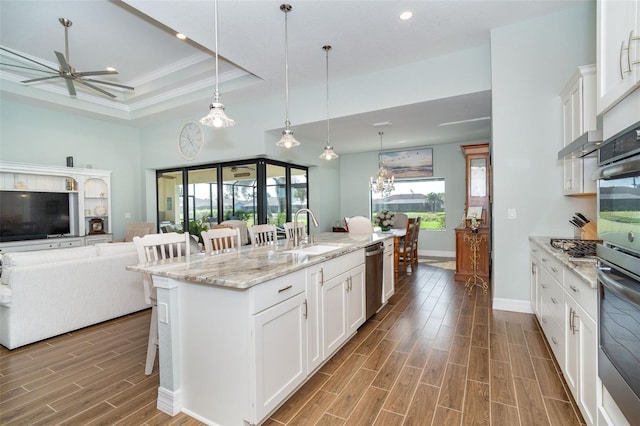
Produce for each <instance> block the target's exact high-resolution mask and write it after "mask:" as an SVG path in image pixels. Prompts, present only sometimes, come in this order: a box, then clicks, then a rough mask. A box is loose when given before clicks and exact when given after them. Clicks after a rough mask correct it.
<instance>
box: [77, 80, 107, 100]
mask: <svg viewBox="0 0 640 426" xmlns="http://www.w3.org/2000/svg"><path fill="white" fill-rule="evenodd" d="M76 81H77V82H78V83H80V84H84V85H85V86H87V87H90V88H92V89H93V90H97V91H98V92H100V93H103V94H105V95H107V96H109V97H111V98H115V97H116V95H114V94H113V93H109V92H107V91H106V90H103V89H101V88H99V87H98V86H96V85H93V84H91V83H87V81H86V80H82V79H77V80H76Z"/></svg>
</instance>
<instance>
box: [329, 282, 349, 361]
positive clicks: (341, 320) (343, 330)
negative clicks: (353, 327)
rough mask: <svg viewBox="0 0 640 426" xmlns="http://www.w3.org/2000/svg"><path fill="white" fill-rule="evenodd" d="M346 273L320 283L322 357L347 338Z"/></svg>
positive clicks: (334, 349) (347, 284) (330, 352)
mask: <svg viewBox="0 0 640 426" xmlns="http://www.w3.org/2000/svg"><path fill="white" fill-rule="evenodd" d="M348 277H349V275H348V274H347V273H343V274H340V275H337V276H335V277H333V278H331V279H329V280H327V281H325V282H324V283H323V285H322V331H323V357H324V358H325V359H326V358H328V357H329V356H330V355H331V354H332V353H333V352H335V351H336V349H338V348H339V347H340V346H341V345H342V343H343V342H344V341H345V340H346V339H347V337H348V334H347V296H348V294H347V292H348V286H349V283H348Z"/></svg>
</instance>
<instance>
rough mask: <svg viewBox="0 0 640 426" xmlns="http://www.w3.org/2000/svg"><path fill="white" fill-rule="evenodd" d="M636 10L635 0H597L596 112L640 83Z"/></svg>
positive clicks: (605, 109)
mask: <svg viewBox="0 0 640 426" xmlns="http://www.w3.org/2000/svg"><path fill="white" fill-rule="evenodd" d="M638 13H640V10H639V6H638V1H637V0H600V1H598V2H597V40H598V47H597V57H598V58H597V63H598V99H597V105H598V115H600V114H602V113H604V112H606V111H607V110H609V109H610V108H611V107H613V106H614V105H615V104H616V103H617V102H618V101H620V100H621V99H622V98H623V97H624V96H625V95H627V94H628V93H630V92H631V91H632V90H633V89H634V88H635V87H637V86H638V83H639V82H640V64H634V62H635V61H640V40H639V39H636V40H634V38H635V37H638V36H639V35H640V34H638V25H639V22H638V21H639V20H640V19H639V18H638Z"/></svg>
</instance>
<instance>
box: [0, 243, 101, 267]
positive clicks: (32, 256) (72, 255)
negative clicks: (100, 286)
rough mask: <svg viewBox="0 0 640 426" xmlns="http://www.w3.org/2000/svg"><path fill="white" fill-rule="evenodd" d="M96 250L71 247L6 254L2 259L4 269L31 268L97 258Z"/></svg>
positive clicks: (91, 247) (87, 247) (89, 247)
mask: <svg viewBox="0 0 640 426" xmlns="http://www.w3.org/2000/svg"><path fill="white" fill-rule="evenodd" d="M96 256H97V254H96V249H95V247H93V246H86V247H71V248H64V249H53V250H38V251H23V252H16V253H5V254H4V256H3V259H2V266H3V269H8V268H11V267H14V266H29V265H33V264H39V265H42V264H46V263H56V262H60V261H65V260H71V259H79V258H88V257H96Z"/></svg>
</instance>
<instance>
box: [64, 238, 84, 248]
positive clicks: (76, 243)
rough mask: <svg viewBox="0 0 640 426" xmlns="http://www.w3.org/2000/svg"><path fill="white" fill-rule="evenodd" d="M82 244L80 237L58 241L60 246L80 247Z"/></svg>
mask: <svg viewBox="0 0 640 426" xmlns="http://www.w3.org/2000/svg"><path fill="white" fill-rule="evenodd" d="M83 245H84V244H83V242H82V240H81V239H80V238H74V239H72V240H64V241H60V248H69V247H82V246H83Z"/></svg>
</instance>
